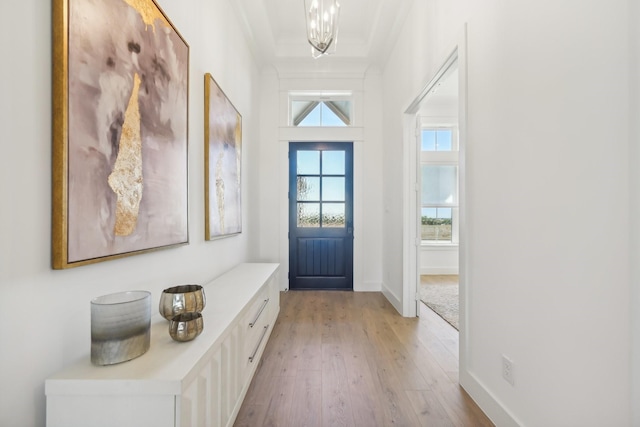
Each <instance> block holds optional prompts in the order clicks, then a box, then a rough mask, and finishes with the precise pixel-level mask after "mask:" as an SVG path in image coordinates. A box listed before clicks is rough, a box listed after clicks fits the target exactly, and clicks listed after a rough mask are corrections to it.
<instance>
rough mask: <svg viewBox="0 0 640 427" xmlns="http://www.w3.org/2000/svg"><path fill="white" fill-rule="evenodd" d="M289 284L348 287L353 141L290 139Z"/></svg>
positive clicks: (350, 280) (350, 276) (350, 277)
mask: <svg viewBox="0 0 640 427" xmlns="http://www.w3.org/2000/svg"><path fill="white" fill-rule="evenodd" d="M289 289H353V144H352V143H350V142H291V143H289Z"/></svg>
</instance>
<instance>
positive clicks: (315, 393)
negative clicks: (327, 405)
mask: <svg viewBox="0 0 640 427" xmlns="http://www.w3.org/2000/svg"><path fill="white" fill-rule="evenodd" d="M321 395H322V371H313V370H300V371H298V375H297V376H296V379H295V383H294V386H293V400H292V402H291V414H290V415H289V420H290V425H292V426H300V427H322V407H323V405H322V402H323V400H322V399H320V398H319V396H321Z"/></svg>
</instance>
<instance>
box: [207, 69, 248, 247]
mask: <svg viewBox="0 0 640 427" xmlns="http://www.w3.org/2000/svg"><path fill="white" fill-rule="evenodd" d="M204 116H205V120H204V121H205V123H204V140H205V239H206V240H214V239H218V238H221V237H226V236H231V235H235V234H239V233H241V232H242V204H241V201H242V197H241V196H242V194H241V191H242V180H241V177H242V174H241V169H242V116H241V115H240V113H238V110H236V108H235V107H234V106H233V104H232V103H231V101H229V98H227V96H226V95H225V94H224V92H223V91H222V89H220V86H218V84H217V83H216V81H215V80H214V79H213V76H211V74H209V73H206V74H205V76H204Z"/></svg>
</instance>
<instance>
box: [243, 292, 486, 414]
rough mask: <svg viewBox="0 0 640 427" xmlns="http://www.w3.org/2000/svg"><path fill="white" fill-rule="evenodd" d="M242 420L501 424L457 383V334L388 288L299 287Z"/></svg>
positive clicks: (284, 304)
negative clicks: (394, 300) (400, 302)
mask: <svg viewBox="0 0 640 427" xmlns="http://www.w3.org/2000/svg"><path fill="white" fill-rule="evenodd" d="M280 304H281V311H280V315H279V317H278V321H277V322H276V325H275V327H274V329H273V332H272V335H271V338H270V340H269V342H268V344H267V347H266V349H265V352H264V355H263V357H262V362H261V365H260V366H259V367H258V370H257V372H256V375H255V377H254V379H253V382H252V383H251V386H250V388H249V391H248V393H247V396H246V398H245V400H244V403H243V406H242V408H241V409H240V413H239V414H238V418H237V419H236V423H235V425H236V426H250V427H259V426H278V427H287V426H291V427H303V426H363V427H375V426H391V425H393V426H492V425H493V424H492V423H491V422H490V421H489V419H488V418H487V417H486V416H485V415H484V414H483V413H482V411H481V410H480V409H479V408H478V406H477V405H476V404H475V403H474V402H473V401H472V400H471V398H470V397H469V396H468V395H467V394H466V393H465V392H464V390H463V389H462V388H461V387H460V386H459V385H458V384H457V382H458V332H457V331H456V330H455V329H453V328H452V327H451V326H450V325H449V324H447V323H446V322H445V321H444V320H442V319H441V318H440V317H439V316H438V315H437V314H435V313H433V312H432V311H431V310H430V309H429V308H427V307H426V306H424V305H423V304H421V306H422V309H421V317H420V318H419V319H415V318H413V319H408V318H403V317H402V316H400V315H399V314H398V313H397V312H396V310H395V309H394V308H393V307H392V306H391V304H390V303H389V302H388V301H387V300H386V298H385V297H384V296H383V295H382V294H380V293H374V292H371V293H368V292H367V293H362V292H335V291H326V292H317V291H297V292H296V291H290V292H287V293H282V294H281V300H280Z"/></svg>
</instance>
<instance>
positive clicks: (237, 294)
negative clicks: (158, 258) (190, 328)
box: [45, 264, 280, 427]
mask: <svg viewBox="0 0 640 427" xmlns="http://www.w3.org/2000/svg"><path fill="white" fill-rule="evenodd" d="M277 271H278V264H241V265H239V266H237V267H236V268H234V269H233V270H231V271H229V272H227V273H225V274H224V275H222V276H220V277H218V278H217V279H215V280H213V281H211V282H209V283H207V284H205V285H203V286H204V289H205V295H206V298H207V304H206V307H205V309H204V310H203V312H202V314H203V319H204V330H203V332H202V334H200V336H198V337H197V338H196V339H195V340H193V341H190V342H186V343H179V342H176V341H173V340H172V339H171V337H170V336H169V329H168V328H169V325H168V321H167V320H165V319H164V318H162V317H161V316H160V315H159V314H156V315H154V316H153V317H152V320H151V347H150V348H149V351H148V352H147V353H145V354H144V355H142V356H140V357H138V358H137V359H134V360H131V361H129V362H125V363H121V364H118V365H112V366H94V365H92V364H91V362H90V358H89V355H88V354H87V356H86V357H85V358H83V359H82V360H80V361H78V363H76V364H74V365H72V366H70V367H69V368H67V369H65V370H64V371H62V372H60V373H58V374H56V375H55V376H53V377H51V378H49V379H47V380H46V383H45V393H46V395H47V426H49V427H74V426H78V427H79V426H82V427H86V426H92V427H100V426H104V427H107V426H108V427H113V426H118V427H127V426H131V427H134V426H135V427H145V426H148V427H164V426H167V427H192V426H193V427H196V426H202V427H205V426H206V427H215V426H231V425H233V422H234V421H235V418H236V416H237V414H238V411H239V409H240V406H241V405H242V400H243V399H244V396H245V394H246V392H247V389H248V387H249V384H250V383H251V379H252V377H253V374H254V373H255V370H256V367H257V365H258V361H259V360H260V356H261V355H262V351H263V350H264V347H265V345H266V342H267V340H268V339H269V335H270V334H271V330H272V328H273V325H274V323H275V321H276V318H277V316H278V312H279V311H280V301H279V296H280V293H279V290H278V280H277ZM156 313H157V311H156ZM88 346H89V344H88V343H87V347H88Z"/></svg>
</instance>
